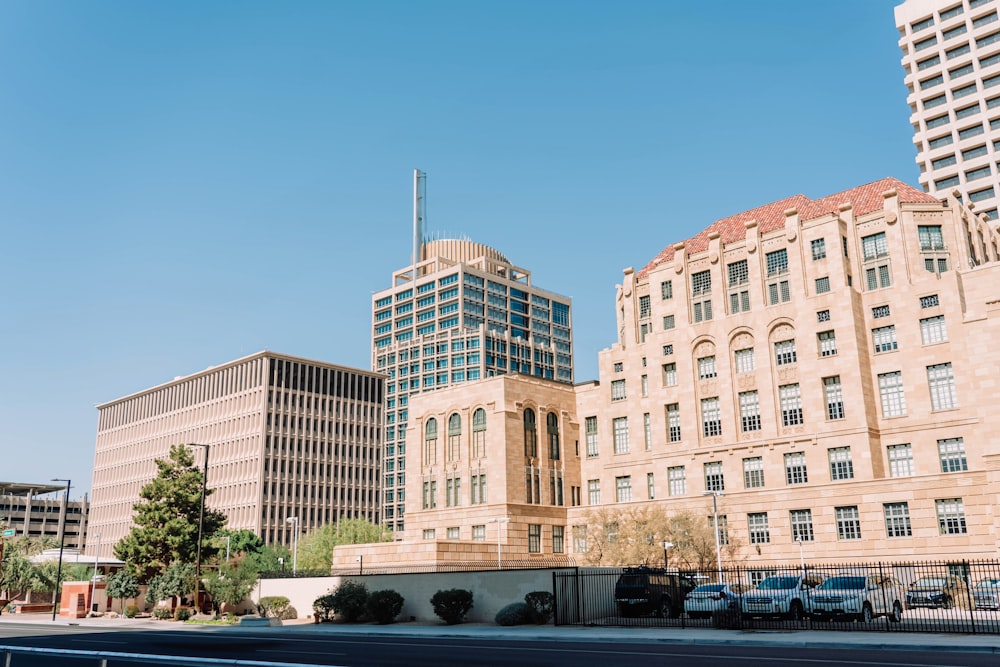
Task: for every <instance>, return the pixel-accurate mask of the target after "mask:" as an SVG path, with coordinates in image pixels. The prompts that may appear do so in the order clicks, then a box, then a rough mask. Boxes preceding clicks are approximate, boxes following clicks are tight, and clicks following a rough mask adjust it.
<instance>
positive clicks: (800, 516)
mask: <svg viewBox="0 0 1000 667" xmlns="http://www.w3.org/2000/svg"><path fill="white" fill-rule="evenodd" d="M788 519H789V522H790V523H791V525H792V542H812V541H813V540H814V539H815V537H814V535H813V514H812V510H791V511H790V512H789V513H788Z"/></svg>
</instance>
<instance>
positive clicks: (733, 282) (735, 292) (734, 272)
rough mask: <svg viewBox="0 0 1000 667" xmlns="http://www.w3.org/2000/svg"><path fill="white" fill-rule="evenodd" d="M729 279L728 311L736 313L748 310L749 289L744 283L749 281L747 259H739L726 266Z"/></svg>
mask: <svg viewBox="0 0 1000 667" xmlns="http://www.w3.org/2000/svg"><path fill="white" fill-rule="evenodd" d="M726 274H727V277H728V279H729V312H730V313H738V312H740V311H748V310H750V291H749V290H748V289H746V285H747V284H748V283H749V282H750V273H749V271H748V270H747V261H746V260H745V259H741V260H739V261H738V262H733V263H731V264H728V265H727V266H726Z"/></svg>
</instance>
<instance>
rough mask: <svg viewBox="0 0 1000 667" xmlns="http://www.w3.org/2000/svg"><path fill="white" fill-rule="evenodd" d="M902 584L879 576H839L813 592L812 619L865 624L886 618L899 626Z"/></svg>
mask: <svg viewBox="0 0 1000 667" xmlns="http://www.w3.org/2000/svg"><path fill="white" fill-rule="evenodd" d="M902 597H903V593H902V589H901V587H900V585H899V582H898V581H896V580H895V579H893V578H892V577H883V576H879V575H863V574H860V575H859V574H851V575H838V576H835V577H830V578H829V579H827V580H826V581H824V582H823V583H822V584H821V585H819V586H818V587H816V589H814V590H813V591H812V600H811V607H812V609H811V611H810V613H811V614H812V617H813V618H816V619H824V618H850V619H854V620H858V621H862V622H865V623H868V622H870V621H871V620H872V619H873V618H875V617H876V616H885V617H886V618H888V619H889V620H890V621H892V622H893V623H898V622H899V621H900V619H901V618H902V616H903V604H902V602H901V600H902Z"/></svg>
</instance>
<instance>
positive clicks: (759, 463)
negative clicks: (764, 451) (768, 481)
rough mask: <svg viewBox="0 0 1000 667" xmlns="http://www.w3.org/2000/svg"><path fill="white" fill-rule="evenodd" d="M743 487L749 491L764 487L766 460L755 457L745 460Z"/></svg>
mask: <svg viewBox="0 0 1000 667" xmlns="http://www.w3.org/2000/svg"><path fill="white" fill-rule="evenodd" d="M743 485H744V486H745V487H746V488H748V489H759V488H763V486H764V459H763V458H762V457H760V456H753V457H750V458H746V459H743Z"/></svg>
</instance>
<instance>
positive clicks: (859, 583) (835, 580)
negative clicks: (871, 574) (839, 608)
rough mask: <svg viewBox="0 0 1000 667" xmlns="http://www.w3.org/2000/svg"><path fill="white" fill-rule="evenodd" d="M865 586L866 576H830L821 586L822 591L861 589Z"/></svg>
mask: <svg viewBox="0 0 1000 667" xmlns="http://www.w3.org/2000/svg"><path fill="white" fill-rule="evenodd" d="M864 588H865V578H864V577H830V578H829V579H827V580H826V581H824V582H823V585H822V586H820V587H819V589H820V590H821V591H824V590H825V591H829V590H840V591H843V590H848V591H861V590H864Z"/></svg>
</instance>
